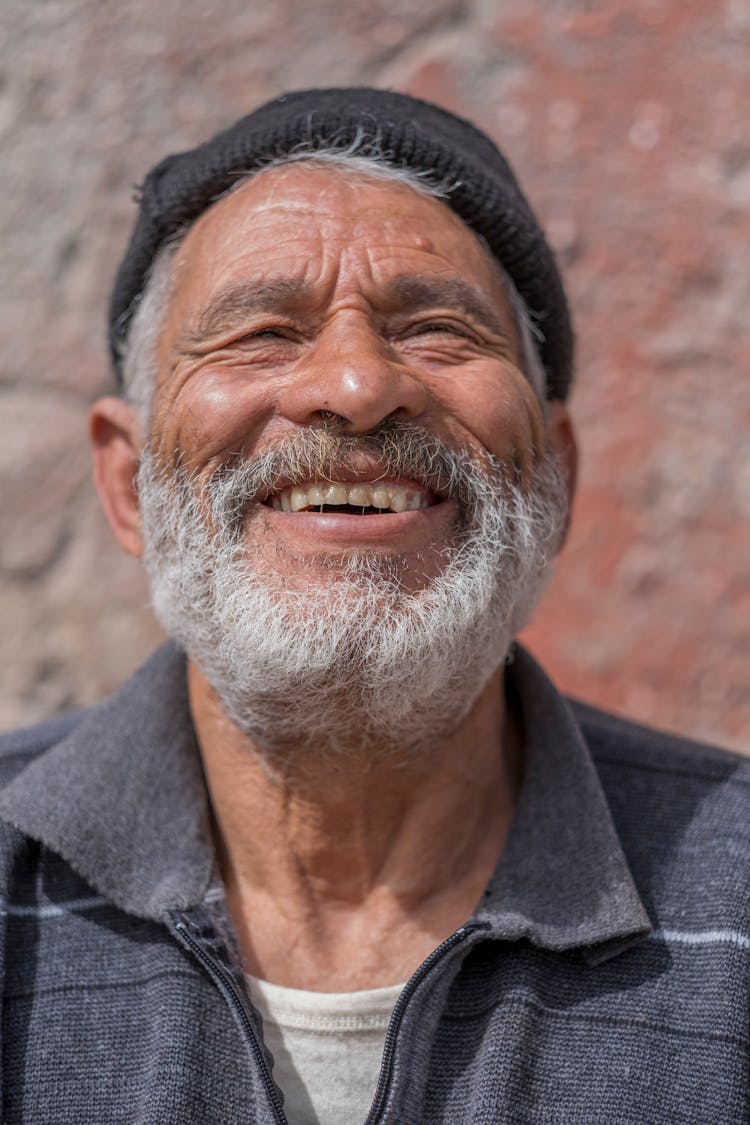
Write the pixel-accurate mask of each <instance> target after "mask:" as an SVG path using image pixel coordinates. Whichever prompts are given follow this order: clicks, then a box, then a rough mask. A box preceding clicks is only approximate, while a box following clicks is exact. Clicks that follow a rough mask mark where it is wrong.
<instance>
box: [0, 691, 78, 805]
mask: <svg viewBox="0 0 750 1125" xmlns="http://www.w3.org/2000/svg"><path fill="white" fill-rule="evenodd" d="M86 714H87V710H86V709H79V710H77V711H68V712H66V713H65V714H63V715H56V716H55V717H54V718H52V719H47V720H46V721H45V722H42V723H37V724H36V725H35V726H31V727H22V728H19V729H18V730H12V731H7V732H6V733H4V734H0V788H2V787H3V786H5V785H7V784H8V783H9V782H11V781H12V780H13V778H14V777H15V776H16V775H17V774H19V773H21V772H22V770H24V769H25V768H26V766H27V765H29V764H30V763H31V762H33V761H34V759H35V758H38V757H39V755H40V754H43V753H44V752H45V750H49V749H50V747H52V746H55V745H56V744H57V743H58V742H62V740H63V739H64V738H66V737H67V736H68V735H69V734H70V732H71V731H72V730H73V729H74V728H75V727H76V726H77V725H78V724H79V723H80V722H81V720H82V719H83V718H84V716H85V715H86Z"/></svg>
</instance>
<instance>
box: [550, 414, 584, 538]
mask: <svg viewBox="0 0 750 1125" xmlns="http://www.w3.org/2000/svg"><path fill="white" fill-rule="evenodd" d="M547 440H548V447H549V448H550V449H551V450H552V452H553V453H555V454H557V458H558V461H559V463H560V468H561V470H562V473H563V477H564V479H565V484H566V487H567V492H568V516H567V520H566V524H565V534H564V535H563V539H562V543H564V542H565V539H566V538H567V535H568V529H569V526H570V517H571V513H572V510H573V499H574V497H575V492H576V484H577V482H578V443H577V441H576V434H575V428H574V426H573V420H572V418H571V417H570V413H569V412H568V408H567V407H566V405H565V403H563V402H558V401H552V402H550V403H549V404H548V407H547ZM562 543H561V546H562Z"/></svg>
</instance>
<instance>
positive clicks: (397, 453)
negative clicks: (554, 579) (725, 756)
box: [138, 423, 567, 771]
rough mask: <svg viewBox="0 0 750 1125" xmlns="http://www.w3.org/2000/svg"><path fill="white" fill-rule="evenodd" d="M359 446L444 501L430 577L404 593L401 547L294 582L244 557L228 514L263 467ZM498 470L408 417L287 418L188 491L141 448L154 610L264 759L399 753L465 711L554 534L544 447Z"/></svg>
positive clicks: (532, 599) (562, 502) (334, 463)
mask: <svg viewBox="0 0 750 1125" xmlns="http://www.w3.org/2000/svg"><path fill="white" fill-rule="evenodd" d="M362 450H366V451H368V452H369V453H370V454H373V453H374V454H375V455H377V456H378V458H379V461H380V463H381V464H384V466H385V469H384V474H383V475H384V476H387V477H391V478H393V477H396V478H397V477H399V476H401V477H408V478H412V479H416V480H418V481H420V482H422V483H424V484H425V485H426V486H427V487H429V488H432V489H434V490H436V491H440V490H443V491H447V492H448V494H449V495H451V496H453V497H455V499H456V501H457V507H458V512H459V517H458V520H457V522H456V526H455V528H454V534H453V537H452V541H451V542H450V543H449V544H447V545H446V547H445V549H444V550H443V551H442V552H441V555H442V563H443V566H442V570H441V572H440V574H439V575H438V576H437V577H436V578H434V579H432V580H430V581H429V582H428V584H427V585H426V586H425V587H424V588H423V589H420V590H418V591H416V592H414V591H407V590H405V589H404V583H403V575H404V565H405V564H404V562H403V560H401V559H400V558H399V557H398V556H390V557H387V558H385V559H384V558H382V557H378V556H375V555H368V554H357V555H348V556H347V557H346V558H345V559H343V560H333V561H332V562H331V565H330V572H329V573H326V574H323V575H321V573H320V570H319V569H316V571H315V574H314V575H313V574H310V576H309V579H308V578H306V577H305V575H304V573H303V575H302V581H301V583H300V582H296V583H295V588H290V585H289V583H284V582H283V581H282V580H280V579H279V578H278V577H277V576H275V575H274V574H269V573H268V572H267V571H261V570H260V569H259V567H258V566H257V565H256V563H255V560H254V558H253V552H252V544H251V543H248V542H247V539H248V535H247V531H246V528H245V514H246V513H247V511H248V508H249V506H250V505H251V504H252V501H253V497H254V496H255V495H256V494H257V493H258V492H260V491H261V490H262V489H263V488H264V487H265V488H268V487H270V486H271V485H272V484H273V482H274V481H275V480H278V479H280V478H283V479H284V480H291V481H304V480H310V479H331V478H333V479H335V478H336V475H337V473H336V468H337V467H338V468H339V469H340V468H341V467H342V466H346V465H347V464H351V460H350V458H351V457H352V455H356V453H357V452H359V451H362ZM509 476H513V471H512V470H511V469H510V468H509V467H508V466H502V465H499V464H498V463H496V462H492V461H490V460H489V459H488V462H487V464H486V465H485V466H481V467H480V466H479V465H478V464H477V463H476V462H474V461H473V460H471V458H469V457H468V456H467V455H465V454H463V453H455V452H453V451H451V450H450V449H449V448H447V447H446V446H445V445H443V444H442V443H441V442H439V441H437V440H436V439H435V438H434V437H432V436H431V435H429V434H428V433H427V432H426V431H423V430H422V429H421V428H420V427H417V426H415V425H413V424H410V423H386V424H384V426H383V427H381V429H380V430H378V431H377V433H375V434H373V435H368V436H366V437H364V438H363V437H354V438H350V437H346V436H341V435H339V434H337V433H335V432H333V431H332V430H329V429H321V430H309V431H305V432H301V433H300V434H298V435H296V436H295V437H294V438H293V439H291V440H290V441H288V442H287V443H285V444H284V445H282V446H280V447H277V448H274V449H272V450H270V451H269V452H268V453H266V454H264V455H261V456H260V457H258V458H256V459H254V460H252V461H250V462H249V463H248V462H242V463H238V464H234V465H226V466H223V467H222V468H221V469H219V470H218V471H217V472H216V473H215V474H214V476H213V478H212V479H211V480H210V481H209V482H208V485H206V484H203V485H202V486H201V487H200V488H199V487H198V486H197V484H196V482H195V481H193V480H191V479H190V478H189V477H188V476H186V475H185V474H183V473H182V472H181V471H178V472H177V473H176V474H173V475H171V476H166V475H165V474H164V473H162V472H161V471H160V470H159V469H158V468H157V467H156V465H155V463H154V460H153V458H152V457H151V455H150V454H149V453H148V452H147V453H146V454H145V455H144V457H143V460H142V463H141V466H140V470H139V475H138V489H139V495H140V503H141V514H142V520H143V535H144V542H145V553H144V561H145V565H146V568H147V570H148V573H149V576H150V580H151V591H152V599H153V606H154V610H155V612H156V615H157V617H158V618H159V620H160V621H161V623H162V625H163V626H164V628H165V630H166V631H167V633H168V634H169V635H171V636H172V637H173V638H175V639H176V640H177V641H178V642H179V643H180V644H181V645H182V647H183V648H184V649H185V651H186V652H187V653H188V655H189V656H190V658H191V659H192V660H193V661H194V662H195V664H196V665H197V666H198V667H199V668H200V669H201V671H202V672H203V674H204V675H205V677H206V679H207V680H208V682H209V683H210V684H211V686H212V687H213V689H214V690H215V692H216V693H217V695H218V698H219V700H220V701H221V704H222V706H223V708H224V710H225V711H226V713H227V715H228V716H229V718H230V719H231V720H232V721H233V722H234V723H235V724H236V726H237V727H238V728H239V729H240V730H241V731H243V732H244V733H245V734H246V735H248V736H249V737H250V738H251V739H252V740H253V741H254V743H255V744H256V746H257V747H258V748H259V749H260V751H261V752H262V753H263V754H264V755H265V757H266V759H267V762H268V765H269V766H270V767H271V768H272V769H273V770H275V771H279V770H281V771H283V769H284V767H285V765H288V764H289V763H290V760H291V759H290V756H291V755H300V754H302V753H304V752H305V751H310V750H314V751H315V752H316V753H322V752H326V753H331V754H341V753H345V752H347V751H351V750H352V749H359V748H365V749H367V750H368V752H370V753H372V754H376V753H377V754H390V755H393V754H396V755H397V756H400V757H401V758H404V759H405V758H412V757H413V756H415V755H418V754H421V753H424V752H426V751H429V747H430V746H431V745H432V744H434V742H435V740H436V739H437V738H439V737H441V736H442V737H445V736H446V735H447V734H449V733H451V732H452V731H453V730H455V728H456V727H457V726H458V725H459V724H460V722H461V720H462V719H463V718H464V717H465V716H466V714H467V713H468V712H469V711H470V709H471V707H472V705H473V704H474V702H475V701H476V699H477V697H478V696H479V694H480V692H481V691H482V689H483V688H484V687H485V685H486V684H487V681H488V680H489V678H490V677H491V676H492V675H493V674H494V673H495V672H496V671H497V669H498V668H499V666H500V664H501V663H502V662H503V660H504V659H505V657H506V655H507V653H508V650H509V648H510V645H511V643H512V640H513V637H514V636H515V635H516V633H517V632H518V630H519V629H521V628H522V627H523V625H524V624H525V623H526V622H527V620H528V618H529V616H530V614H531V612H532V610H533V608H534V606H535V604H536V602H537V600H538V598H539V596H540V594H541V591H542V589H543V587H544V585H545V583H546V578H547V575H548V573H549V570H550V563H551V560H552V558H553V557H554V555H555V553H556V551H557V549H558V546H559V544H560V540H561V536H562V530H563V527H564V523H565V518H566V511H567V497H566V492H565V488H564V484H563V482H562V479H561V475H560V472H559V469H558V464H557V461H556V459H555V458H554V457H553V456H552V455H547V456H546V457H545V458H543V459H542V460H541V461H540V462H539V464H538V465H537V467H536V469H535V471H534V473H533V475H532V477H531V479H527V480H526V481H525V482H524V487H523V488H521V487H519V485H517V484H516V483H511V482H509V480H508V477H509ZM291 518H293V517H291ZM362 518H367V517H366V516H363V517H362ZM316 565H317V567H318V568H319V567H320V561H319V560H317V563H316Z"/></svg>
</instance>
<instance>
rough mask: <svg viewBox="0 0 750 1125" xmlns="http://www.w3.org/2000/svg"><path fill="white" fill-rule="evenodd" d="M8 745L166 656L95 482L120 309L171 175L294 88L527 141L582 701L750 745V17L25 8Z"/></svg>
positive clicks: (8, 168)
mask: <svg viewBox="0 0 750 1125" xmlns="http://www.w3.org/2000/svg"><path fill="white" fill-rule="evenodd" d="M3 10H4V20H3V27H2V29H1V30H0V41H1V42H2V57H3V59H4V73H3V75H2V79H1V80H0V83H1V84H0V144H1V146H2V167H3V173H4V190H3V192H2V195H1V196H0V239H1V240H2V241H1V245H2V252H3V253H2V256H3V265H4V268H3V270H2V280H1V281H0V285H1V286H2V289H1V292H0V348H1V352H0V489H1V493H0V496H1V500H0V620H2V623H3V627H2V630H1V631H0V645H1V646H2V652H1V653H0V668H1V669H2V672H1V673H0V677H1V680H2V683H1V686H0V727H2V728H7V727H11V726H14V725H17V724H20V723H26V722H31V721H33V720H36V719H38V718H41V717H43V716H46V715H49V714H51V713H53V712H55V711H57V710H59V709H61V708H64V707H69V706H73V705H77V704H81V703H89V702H93V701H94V700H96V699H98V698H100V697H101V696H102V695H103V694H104V693H106V692H107V691H109V690H111V689H112V688H113V687H115V686H116V685H117V684H118V683H120V682H121V680H122V679H124V677H125V676H126V675H127V674H128V673H129V672H130V671H131V669H133V668H134V667H135V666H136V664H137V663H138V662H139V661H140V660H141V659H142V658H143V656H144V655H145V654H146V653H147V652H148V651H150V650H151V649H152V648H153V647H154V646H155V645H156V644H157V643H158V640H159V633H158V630H157V627H156V626H155V625H154V623H153V621H152V619H151V616H150V613H149V609H148V595H147V591H146V587H145V583H144V582H143V579H142V577H141V575H140V572H139V569H138V566H137V564H136V563H134V562H133V561H132V560H130V559H127V558H125V557H123V556H121V555H120V553H119V552H118V550H117V549H116V547H115V546H114V543H113V542H111V541H110V537H109V533H108V531H107V529H106V527H105V525H104V520H103V517H102V516H100V514H99V512H98V510H97V506H96V502H95V498H94V494H93V490H92V487H91V485H90V483H89V480H88V453H87V447H86V446H87V439H86V410H87V406H88V404H89V402H90V401H91V400H92V398H93V397H95V396H96V395H97V394H98V393H100V392H101V391H102V390H104V389H106V388H107V386H108V379H109V373H108V367H107V357H106V349H105V331H104V322H105V308H106V302H107V296H108V290H109V287H110V283H111V280H112V277H113V274H114V270H115V267H116V264H117V261H118V259H119V256H120V254H121V252H122V250H123V248H124V245H125V241H126V238H127V235H128V232H129V228H130V225H131V223H132V221H133V217H134V206H133V203H132V198H131V197H132V190H133V187H134V186H135V185H136V184H137V183H138V182H139V181H140V180H141V179H142V178H143V176H144V175H145V173H146V172H147V171H148V169H149V168H150V167H151V165H152V164H154V163H155V162H156V161H157V160H158V159H160V158H161V157H162V156H164V155H165V154H166V153H168V152H172V151H177V150H180V149H183V148H186V147H189V146H192V145H193V144H195V143H197V142H199V141H201V140H203V139H205V138H206V137H207V136H208V135H209V134H211V133H212V132H213V131H215V130H216V129H218V128H220V127H222V126H225V125H227V124H229V123H230V122H231V121H232V120H233V119H235V118H236V117H238V116H240V115H241V114H244V113H246V112H248V111H249V110H250V109H251V108H253V107H254V106H255V105H257V104H258V103H259V102H261V101H263V100H265V99H267V98H269V97H272V96H274V95H276V94H277V93H279V92H281V91H282V90H284V89H286V88H293V87H301V86H306V85H309V86H322V85H352V84H371V85H377V86H389V87H393V88H395V89H399V90H405V91H408V92H410V93H413V94H416V95H418V96H421V97H425V98H428V99H432V100H434V101H436V102H438V103H440V104H442V105H444V106H446V107H448V108H449V109H452V110H454V111H457V112H458V113H460V114H463V115H466V116H468V117H470V118H472V119H473V120H475V121H476V122H477V123H478V124H479V125H481V126H482V127H483V128H484V129H485V130H487V131H488V132H489V133H490V134H491V135H492V136H493V137H495V138H496V139H497V140H498V141H499V142H500V143H501V145H502V147H503V148H504V149H505V151H506V153H507V154H508V156H509V157H510V159H511V161H512V163H513V164H514V165H515V167H516V169H517V171H518V173H519V174H520V178H521V180H522V183H523V184H524V185H525V187H526V189H527V192H528V194H529V196H530V198H531V200H532V202H533V204H534V206H535V208H536V210H537V212H538V213H539V215H540V217H541V219H542V221H543V222H544V224H545V226H546V228H547V231H548V234H549V238H550V241H551V242H552V244H553V246H554V248H555V249H556V251H557V254H558V256H559V259H560V261H561V264H562V267H563V270H564V273H565V276H566V279H567V284H568V288H569V293H570V297H571V301H572V305H573V308H574V311H575V314H576V321H577V328H578V338H579V359H578V384H577V388H576V391H575V394H574V397H573V411H574V415H575V418H576V420H577V423H578V428H579V431H580V437H581V443H582V447H583V462H582V478H581V489H580V496H579V500H578V503H577V506H576V511H575V519H574V527H573V533H572V536H571V539H570V542H569V545H568V547H567V549H566V551H565V553H564V555H563V557H562V559H561V561H560V564H559V567H558V570H557V575H556V578H555V581H554V584H553V586H552V587H551V589H550V591H549V593H548V595H547V596H546V598H545V601H544V604H543V606H542V607H541V608H540V610H539V612H538V614H537V618H536V624H535V625H534V626H533V627H532V628H531V629H530V630H529V632H528V635H527V640H528V643H529V644H530V645H531V647H532V648H533V649H534V651H535V652H537V653H538V654H539V655H540V656H541V657H542V659H543V661H544V662H545V663H546V665H547V667H548V669H549V670H550V671H551V672H552V674H553V675H554V676H555V677H556V679H557V680H558V682H559V683H560V684H561V685H562V687H563V688H565V689H566V690H568V691H570V692H572V693H574V694H576V695H578V696H581V697H584V698H586V699H589V700H590V701H593V702H595V703H599V704H602V705H605V706H607V707H611V708H613V709H615V710H617V711H619V712H622V713H624V714H627V715H630V716H633V717H636V718H638V719H641V720H643V721H646V722H650V723H653V724H657V725H659V726H662V727H666V728H668V729H672V730H676V731H680V732H683V733H686V734H689V735H692V736H694V737H698V738H706V739H711V740H714V741H718V742H719V743H723V744H724V745H727V746H730V747H735V748H737V749H740V750H743V749H750V683H749V682H748V655H749V650H750V578H749V576H748V571H749V567H748V563H749V561H750V441H749V440H748V431H749V428H750V253H749V246H750V124H749V123H750V65H748V60H749V59H750V0H713V2H711V3H706V0H474V2H466V3H461V2H457V0H444V2H441V0H431V2H430V3H421V2H419V0H409V2H408V3H407V2H406V0H349V2H348V3H346V4H342V3H341V0H336V2H334V0H315V2H313V3H312V4H311V3H309V0H274V3H265V4H259V3H252V2H247V0H242V2H240V0H160V3H159V4H158V5H157V4H155V3H153V0H130V2H129V3H128V4H123V3H121V2H120V0H34V3H29V2H28V0H5V2H4V5H3Z"/></svg>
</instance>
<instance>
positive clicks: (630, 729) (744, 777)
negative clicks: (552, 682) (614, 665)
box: [569, 700, 750, 794]
mask: <svg viewBox="0 0 750 1125" xmlns="http://www.w3.org/2000/svg"><path fill="white" fill-rule="evenodd" d="M569 702H570V705H571V707H572V710H573V713H574V715H575V717H576V720H577V722H578V725H579V727H580V728H581V730H582V732H583V735H584V738H585V739H586V742H587V744H588V747H589V750H590V752H591V755H592V757H593V758H594V761H595V762H596V763H597V764H599V763H601V765H605V764H612V765H615V764H619V765H622V766H623V767H624V768H631V769H633V770H636V771H637V770H639V769H642V770H645V771H651V772H655V773H661V774H664V775H665V776H674V777H680V776H687V777H693V778H694V779H695V780H696V781H700V780H701V778H703V779H705V781H706V782H708V783H711V782H714V781H719V780H722V779H726V778H728V777H730V776H731V777H736V780H738V781H740V782H743V781H744V782H745V783H746V784H748V783H750V758H746V757H745V756H744V755H742V754H738V753H735V752H733V751H731V750H725V749H723V748H722V747H720V746H712V745H709V744H707V743H703V742H696V741H693V740H692V739H689V738H683V737H681V736H680V735H675V734H669V733H667V732H666V731H661V730H657V729H655V728H653V727H649V726H645V725H643V724H642V723H637V722H634V721H632V720H630V719H625V718H622V717H621V716H618V715H613V714H610V713H609V712H607V711H600V710H599V709H598V708H596V707H591V706H590V705H589V704H587V703H582V702H580V701H579V700H570V701H569ZM749 794H750V790H749Z"/></svg>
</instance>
